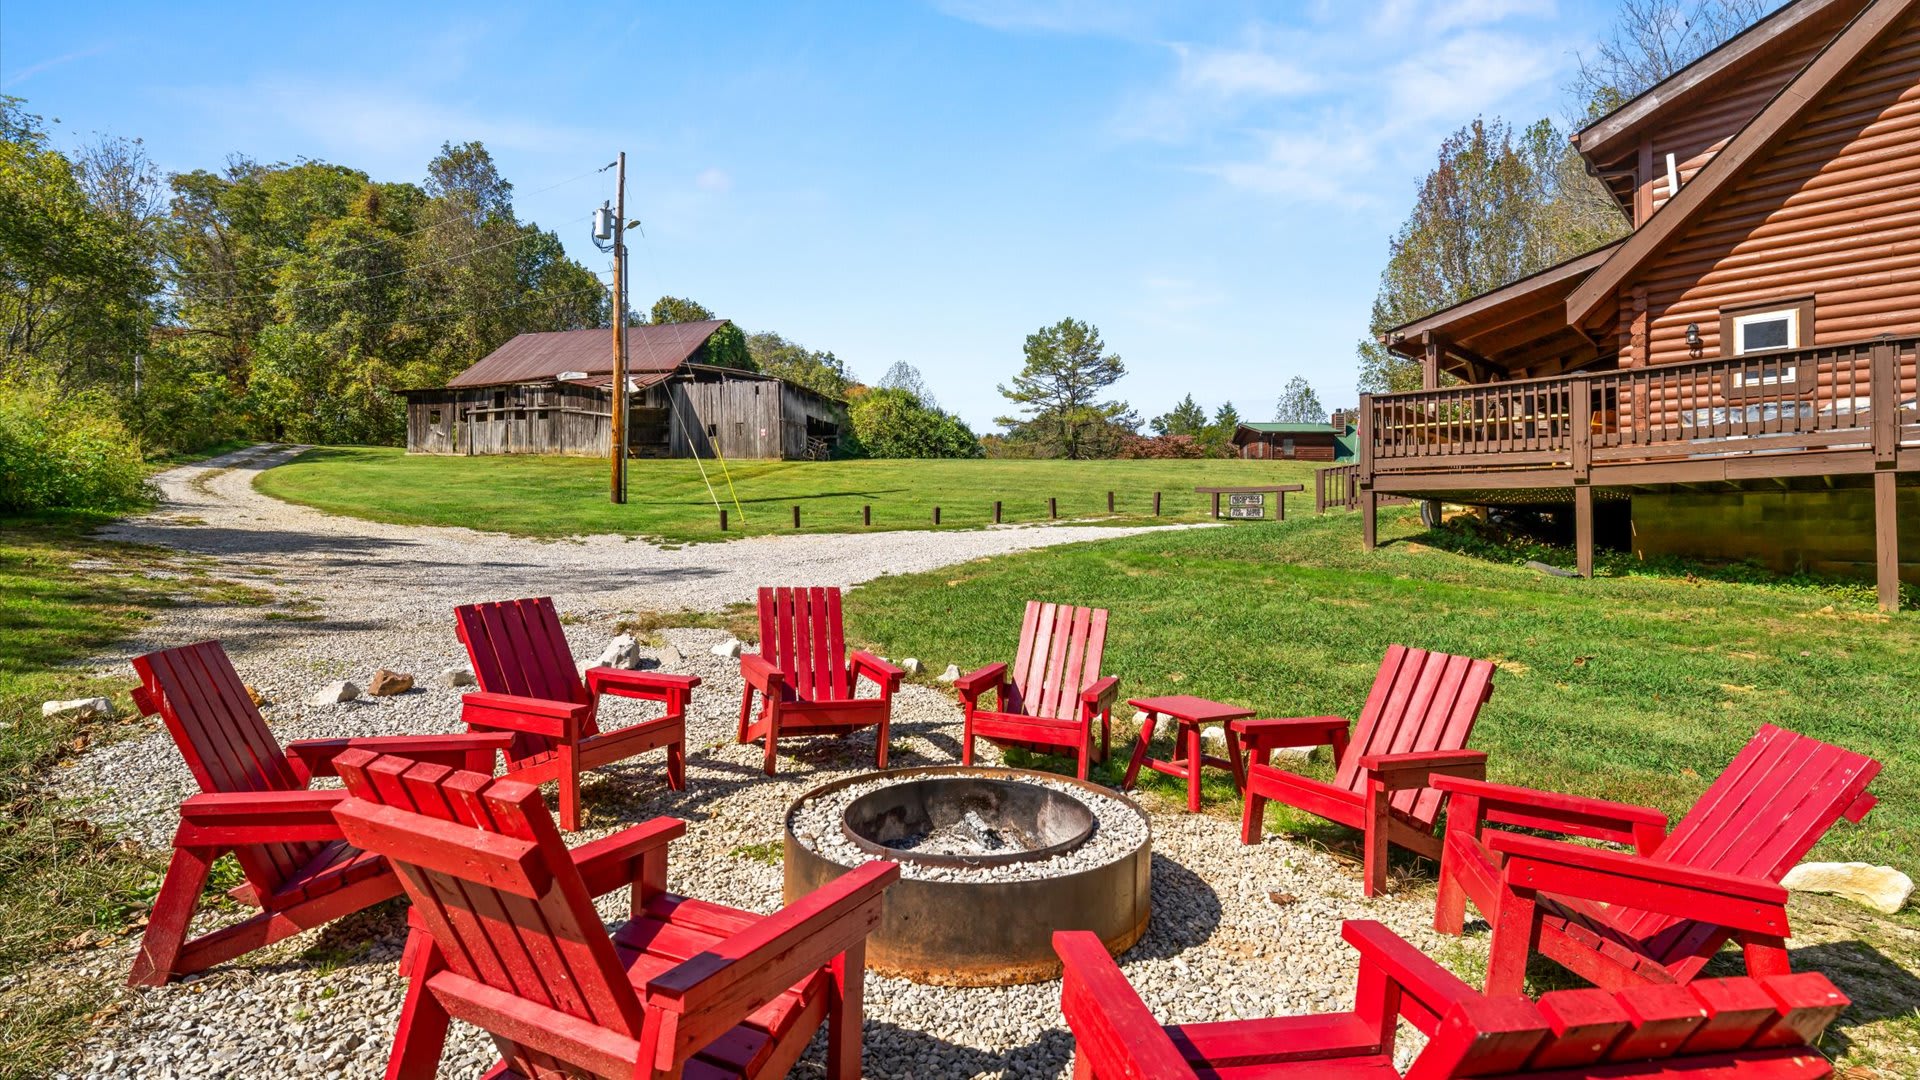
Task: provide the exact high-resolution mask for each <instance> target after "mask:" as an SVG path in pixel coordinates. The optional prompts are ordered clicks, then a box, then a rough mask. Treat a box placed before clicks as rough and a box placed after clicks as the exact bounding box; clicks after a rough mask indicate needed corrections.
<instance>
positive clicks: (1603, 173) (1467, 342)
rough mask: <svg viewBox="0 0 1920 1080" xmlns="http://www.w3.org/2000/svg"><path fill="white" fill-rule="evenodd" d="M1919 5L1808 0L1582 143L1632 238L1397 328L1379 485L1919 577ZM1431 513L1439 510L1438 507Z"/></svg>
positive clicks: (1361, 474) (1770, 555) (1887, 596)
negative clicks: (1415, 368)
mask: <svg viewBox="0 0 1920 1080" xmlns="http://www.w3.org/2000/svg"><path fill="white" fill-rule="evenodd" d="M1917 10H1920V0H1796V2H1793V3H1789V4H1787V5H1786V6H1784V7H1782V8H1780V9H1778V10H1776V11H1774V12H1773V13H1772V14H1770V15H1768V16H1767V17H1765V18H1764V19H1762V20H1761V21H1759V22H1758V23H1756V24H1755V25H1754V26H1752V27H1750V28H1748V29H1747V30H1746V31H1745V32H1743V33H1741V34H1740V35H1738V36H1736V37H1734V38H1733V39H1731V40H1729V41H1728V42H1726V43H1725V44H1724V45H1722V46H1721V47H1720V48H1718V49H1716V50H1714V51H1713V52H1710V53H1708V54H1707V55H1705V56H1703V57H1701V58H1700V59H1699V60H1697V61H1695V62H1694V63H1692V64H1690V65H1688V66H1687V67H1686V68H1684V69H1682V70H1681V71H1679V72H1677V73H1675V74H1674V75H1673V76H1671V77H1670V78H1668V79H1666V80H1665V81H1664V82H1661V83H1660V84H1658V85H1657V86H1654V87H1653V88H1651V89H1649V90H1648V91H1646V92H1645V93H1643V94H1641V95H1640V96H1638V97H1636V98H1634V99H1632V100H1631V101H1628V102H1626V103H1625V104H1623V105H1622V106H1620V107H1619V108H1618V109H1616V110H1614V111H1613V112H1612V113H1610V114H1608V115H1606V116H1604V117H1602V118H1600V119H1599V120H1597V121H1595V122H1594V123H1593V124H1591V125H1589V126H1588V127H1586V128H1585V129H1584V130H1582V131H1580V132H1579V133H1578V134H1576V135H1575V136H1574V144H1575V146H1576V148H1577V149H1578V151H1579V152H1580V154H1581V155H1582V156H1584V158H1585V159H1586V162H1587V164H1588V167H1589V169H1590V170H1591V171H1592V173H1593V174H1594V175H1595V176H1597V177H1599V178H1600V179H1601V180H1602V181H1603V182H1604V183H1605V184H1606V186H1607V188H1608V189H1609V191H1610V192H1611V193H1612V195H1613V197H1614V199H1615V200H1616V201H1617V203H1618V206H1619V208H1620V210H1621V212H1622V213H1623V214H1624V215H1625V216H1626V217H1627V219H1628V221H1629V222H1630V223H1631V225H1632V230H1631V232H1630V233H1629V234H1628V235H1627V236H1625V237H1624V238H1622V239H1621V240H1619V241H1617V242H1615V243H1612V244H1609V245H1607V246H1605V247H1601V248H1599V249H1597V250H1595V251H1591V252H1588V253H1586V254H1584V255H1581V256H1579V257H1578V258H1575V259H1572V260H1569V261H1567V262H1565V263H1562V264H1561V265H1558V266H1554V267H1551V268H1549V269H1546V270H1543V271H1541V272H1539V273H1537V274H1534V275H1532V276H1530V277H1527V278H1523V279H1521V280H1519V281H1515V282H1513V283H1511V284H1508V285H1505V286H1502V287H1501V288H1498V289H1494V290H1492V291H1490V292H1487V293H1483V294H1481V295H1479V296H1476V297H1473V298H1471V299H1469V300H1466V301H1465V302H1463V303H1460V304H1456V305H1454V306H1453V307H1449V308H1447V309H1445V310H1442V311H1438V312H1435V313H1434V314H1431V315H1428V316H1426V317H1425V318H1422V319H1418V320H1415V321H1413V322H1410V323H1407V324H1405V325H1403V326H1400V327H1397V328H1395V329H1394V330H1392V331H1390V332H1389V333H1388V334H1387V335H1386V336H1385V338H1384V342H1385V344H1386V345H1387V347H1388V348H1389V349H1391V350H1392V351H1393V352H1395V353H1397V354H1399V355H1401V356H1403V357H1407V358H1410V359H1416V360H1418V361H1419V362H1420V364H1421V371H1422V387H1423V388H1422V389H1421V390H1419V391H1414V392H1408V393H1394V394H1378V395H1370V396H1366V397H1364V398H1363V399H1362V402H1361V406H1360V417H1359V443H1360V447H1359V450H1360V454H1359V461H1358V462H1357V463H1356V465H1355V466H1354V469H1355V470H1356V471H1357V473H1358V476H1357V478H1356V479H1357V485H1356V487H1357V490H1358V492H1359V500H1358V501H1359V503H1360V506H1361V509H1362V510H1363V511H1364V512H1365V537H1366V544H1367V545H1368V546H1369V547H1371V546H1372V545H1373V543H1374V540H1375V510H1376V509H1377V506H1378V503H1379V500H1380V499H1381V498H1382V497H1383V496H1388V495H1397V496H1406V497H1410V498H1414V499H1419V500H1428V501H1431V502H1436V503H1437V502H1438V501H1440V500H1446V501H1449V502H1456V503H1461V504H1466V505H1473V506H1497V505H1521V506H1534V507H1554V506H1558V507H1570V509H1571V511H1572V516H1573V518H1574V535H1575V547H1576V551H1577V556H1576V557H1577V561H1578V569H1579V572H1580V573H1581V574H1582V575H1583V576H1590V575H1591V574H1592V569H1593V544H1594V516H1595V508H1596V504H1599V505H1600V506H1601V507H1602V510H1603V512H1610V513H1611V514H1613V515H1614V516H1616V517H1618V516H1624V517H1626V518H1627V519H1628V520H1627V524H1629V525H1630V534H1629V535H1630V536H1631V544H1632V546H1633V548H1634V550H1635V551H1636V552H1638V553H1639V554H1640V555H1641V556H1643V557H1646V556H1653V555H1659V554H1675V555H1683V556H1689V557H1700V558H1707V559H1715V560H1756V561H1759V562H1762V563H1766V564H1768V565H1770V566H1773V567H1774V568H1776V569H1780V570H1796V569H1806V570H1811V571H1815V572H1826V573H1833V572H1840V573H1847V572H1857V573H1862V574H1865V575H1869V576H1872V577H1873V578H1874V579H1875V580H1876V581H1877V584H1878V590H1879V598H1880V602H1881V605H1882V606H1883V607H1884V608H1887V609H1889V610H1891V609H1893V608H1895V607H1897V606H1898V602H1899V583H1900V581H1901V579H1902V578H1903V577H1904V578H1905V579H1906V580H1908V581H1916V582H1920V485H1917V481H1920V405H1917V404H1916V359H1915V357H1916V346H1917V345H1920V15H1917V14H1916V11H1917ZM1436 509H1437V508H1436Z"/></svg>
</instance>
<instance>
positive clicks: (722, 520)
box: [720, 510, 727, 532]
mask: <svg viewBox="0 0 1920 1080" xmlns="http://www.w3.org/2000/svg"><path fill="white" fill-rule="evenodd" d="M720 531H721V532H726V531H727V512H726V511H725V510H722V511H720Z"/></svg>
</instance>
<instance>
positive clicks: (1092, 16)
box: [0, 0, 1613, 432]
mask: <svg viewBox="0 0 1920 1080" xmlns="http://www.w3.org/2000/svg"><path fill="white" fill-rule="evenodd" d="M1612 7H1613V5H1612V3H1611V2H1609V0H1433V2H1418V0H1384V2H1377V3H1341V2H1337V0H1307V2H1300V3H1280V4H1267V3H1252V2H1229V0H1216V2H1209V3H1204V4H1191V3H1175V2H1166V3H1161V2H1157V0H1112V2H1094V0H894V2H884V3H882V2H875V3H834V4H825V3H822V4H753V3H744V2H741V3H645V4H631V3H629V4H608V5H584V4H583V5H558V4H555V5H535V4H527V3H521V4H498V5H496V4H489V3H484V2H471V3H463V4H461V5H458V6H447V7H444V8H438V9H435V8H433V6H432V5H426V4H420V5H413V4H394V3H386V4H377V5H361V4H352V3H336V4H326V5H283V4H257V3H249V4H245V5H239V4H235V5H227V6H223V5H217V4H188V5H152V4H138V5H135V4H127V5H116V4H112V3H96V4H87V5H75V4H60V3H54V2H23V0H8V2H5V3H0V93H5V94H11V95H15V96H18V97H22V98H25V99H26V100H27V108H28V109H29V111H32V112H36V113H39V114H40V115H42V116H43V117H46V118H47V119H48V120H49V122H50V126H51V127H52V129H53V131H54V134H55V138H56V141H57V142H60V143H62V144H65V145H74V144H78V143H80V142H83V141H85V140H87V139H89V138H92V137H93V136H94V135H95V134H96V133H104V134H110V135H119V136H126V137H137V138H140V139H143V140H144V142H145V146H146V148H147V151H148V152H149V153H150V154H151V155H152V157H153V158H154V160H155V161H156V163H157V164H158V165H159V166H160V167H161V168H162V169H164V170H168V171H185V170H191V169H196V168H210V169H217V168H219V167H220V166H221V165H222V164H223V163H224V162H225V161H226V160H227V158H228V157H229V156H230V155H235V154H239V155H244V156H247V157H251V158H254V159H256V160H260V161H293V160H298V159H302V158H308V159H320V160H326V161H332V162H337V163H339V164H344V165H348V166H352V167H355V168H359V169H362V170H365V171H366V172H367V173H369V174H370V175H372V176H373V177H374V178H376V179H379V180H387V181H400V180H412V181H416V182H417V181H420V180H422V179H423V178H424V176H425V171H426V163H427V162H428V160H429V159H431V158H432V157H433V155H434V154H435V153H436V152H437V151H438V149H439V147H440V145H441V144H442V143H443V142H445V141H449V140H451V141H455V142H458V141H463V140H470V139H478V140H480V141H482V142H484V143H485V144H486V146H487V147H488V149H489V150H491V151H492V153H493V154H494V156H495V158H496V161H497V162H498V164H499V166H500V168H501V170H502V172H503V173H504V174H505V175H506V177H507V178H508V179H509V180H511V181H512V182H513V183H514V185H515V208H516V211H517V212H518V214H519V215H520V217H521V218H522V219H523V220H532V221H536V222H538V223H539V224H541V225H542V226H544V227H546V228H549V229H552V230H554V231H555V232H556V233H558V235H559V236H560V238H561V239H562V240H563V241H564V242H565V243H566V246H567V248H568V250H569V251H570V252H571V253H572V254H573V255H574V256H575V257H576V258H578V259H580V260H581V261H582V262H584V263H586V264H587V265H589V266H591V267H593V268H595V269H604V268H605V267H606V266H607V262H608V260H607V257H606V256H605V255H602V254H601V253H600V252H598V251H597V250H596V249H595V248H594V247H593V245H592V243H591V241H590V238H589V235H588V230H589V228H590V222H589V220H588V219H589V217H590V215H591V213H592V210H593V208H594V207H596V206H598V205H599V204H600V202H601V201H602V200H603V199H606V198H609V197H610V196H611V195H612V188H613V181H612V173H610V172H608V173H602V172H598V171H596V170H598V169H599V168H600V166H602V165H605V164H607V163H608V162H610V161H611V160H613V157H614V154H615V153H616V152H617V151H621V150H624V151H625V152H626V154H627V173H628V175H627V206H628V209H629V216H630V217H634V218H637V219H639V220H640V221H641V222H642V228H643V232H644V236H636V237H632V238H631V243H630V246H631V250H632V261H633V277H632V286H631V292H630V295H631V296H632V299H633V302H634V304H635V306H637V307H642V308H644V307H646V306H649V305H650V304H651V302H652V300H653V298H654V297H657V296H659V295H662V294H668V293H670V294H673V295H677V296H687V297H691V298H693V299H695V300H698V301H699V302H701V303H703V304H705V305H706V306H708V307H709V308H712V309H713V310H714V311H715V312H716V313H717V314H719V315H720V316H722V317H725V318H730V319H732V320H734V321H735V322H736V323H738V324H739V325H740V326H742V327H743V328H745V329H746V330H748V331H750V332H751V331H758V330H774V331H778V332H779V333H781V334H784V335H786V336H787V337H789V338H791V339H793V340H796V341H799V342H801V343H803V344H805V345H807V346H809V347H812V348H817V349H829V350H832V351H833V352H834V353H835V354H836V355H837V356H839V358H840V359H841V360H843V361H844V362H846V363H847V364H848V365H849V366H850V367H851V368H852V369H853V370H854V372H856V373H857V374H858V375H860V376H861V377H863V378H865V379H868V380H875V379H878V378H879V377H880V376H881V375H883V374H884V373H885V371H886V369H887V368H888V367H889V366H890V365H892V364H893V363H894V362H895V361H901V360H904V361H906V362H908V363H911V364H913V365H914V366H916V367H917V368H919V369H920V371H921V372H922V374H923V376H924V378H925V380H926V383H927V385H928V387H929V388H930V389H931V390H932V392H933V393H934V395H935V396H936V397H937V399H938V400H939V402H940V404H942V405H943V406H945V407H946V408H948V409H951V410H953V411H954V412H957V413H958V414H960V415H961V416H962V417H963V418H965V419H966V420H967V421H968V422H969V423H971V424H973V425H974V426H975V428H976V430H980V431H983V432H984V431H986V430H989V429H991V428H992V427H993V426H994V420H995V418H996V417H999V416H1002V415H1005V414H1006V413H1007V411H1008V409H1009V407H1010V404H1011V403H1009V402H1007V401H1006V400H1005V399H1004V398H1002V397H1001V396H1000V394H999V392H998V390H997V385H998V384H1001V383H1005V382H1007V381H1008V380H1010V379H1011V377H1012V376H1013V375H1014V373H1015V372H1017V371H1018V370H1019V368H1020V364H1021V359H1022V346H1023V343H1024V341H1025V338H1026V336H1027V335H1028V334H1030V333H1032V332H1033V331H1035V330H1036V329H1039V328H1040V327H1043V326H1046V325H1050V324H1052V323H1055V322H1058V321H1059V320H1060V319H1062V318H1066V317H1073V318H1078V319H1084V320H1087V321H1089V322H1092V323H1093V324H1094V325H1096V326H1098V327H1099V329H1100V331H1101V334H1102V336H1103V337H1104V339H1105V341H1106V344H1107V346H1108V348H1109V350H1110V351H1112V352H1114V353H1117V354H1118V355H1119V356H1120V357H1121V358H1122V359H1123V361H1124V362H1125V365H1126V369H1127V375H1126V376H1125V378H1124V379H1122V380H1121V381H1120V382H1119V383H1118V384H1116V386H1115V387H1114V388H1113V391H1112V393H1113V394H1114V395H1115V396H1117V397H1119V398H1123V399H1125V400H1127V401H1128V402H1130V403H1131V404H1132V405H1133V407H1134V408H1135V410H1136V411H1137V412H1138V413H1139V414H1140V416H1141V417H1142V418H1149V417H1152V416H1154V415H1156V414H1158V413H1161V412H1164V411H1166V410H1167V409H1169V408H1171V407H1172V405H1173V404H1174V403H1175V402H1176V401H1177V400H1178V399H1179V398H1180V397H1181V396H1182V395H1184V394H1188V393H1191V394H1192V395H1193V396H1194V398H1195V399H1196V400H1198V401H1199V402H1200V403H1201V404H1202V405H1203V406H1205V407H1206V408H1207V409H1208V410H1212V409H1214V408H1215V407H1217V406H1218V405H1219V404H1220V403H1221V402H1223V401H1226V400H1231V401H1233V403H1234V404H1235V406H1236V407H1237V408H1238V409H1239V410H1240V413H1241V415H1242V417H1243V418H1245V419H1255V420H1257V419H1266V418H1268V417H1270V416H1271V415H1272V413H1273V409H1274V404H1275V401H1276V399H1277V398H1278V396H1279V393H1280V389H1281V387H1282V386H1283V385H1284V384H1285V383H1286V382H1287V381H1288V380H1289V379H1290V378H1292V377H1294V376H1304V377H1306V378H1307V380H1308V381H1309V382H1310V383H1312V385H1313V386H1314V388H1315V389H1316V390H1317V391H1318V393H1319V396H1320V398H1321V400H1322V401H1323V402H1324V403H1325V404H1326V405H1328V406H1330V407H1331V406H1338V405H1345V404H1351V403H1353V402H1354V401H1355V400H1357V393H1356V391H1355V389H1354V346H1355V344H1356V342H1357V341H1358V340H1359V339H1360V338H1361V337H1362V336H1363V335H1364V334H1365V332H1366V328H1367V318H1368V313H1369V309H1370V307H1371V304H1372V301H1373V296H1374V291H1375V286H1376V284H1377V281H1378V277H1379V273H1380V269H1381V266H1382V265H1383V264H1384V262H1385V259H1386V254H1387V245H1388V241H1389V239H1390V238H1391V236H1392V235H1393V232H1394V230H1395V229H1396V228H1397V226H1398V225H1399V223H1400V222H1401V221H1402V220H1403V219H1404V218H1405V216H1406V213H1407V211H1408V209H1409V208H1410V206H1411V203H1412V200H1413V196H1414V193H1415V190H1416V188H1417V186H1418V184H1419V182H1420V180H1421V178H1422V177H1423V176H1424V175H1425V173H1426V172H1427V170H1428V169H1429V168H1431V165H1432V162H1433V155H1434V151H1435V149H1436V147H1437V146H1438V144H1439V142H1440V140H1441V139H1442V138H1443V137H1445V135H1446V134H1447V133H1448V132H1450V131H1452V130H1454V129H1455V128H1458V127H1459V126H1461V125H1462V124H1465V123H1467V122H1468V121H1470V120H1472V119H1473V118H1474V117H1475V116H1476V115H1485V116H1489V117H1491V116H1503V117H1506V118H1508V119H1511V120H1513V121H1515V122H1528V121H1531V120H1534V119H1537V118H1539V117H1542V116H1551V117H1554V118H1556V119H1558V118H1561V117H1563V116H1564V115H1565V113H1566V109H1565V103H1564V100H1563V95H1562V93H1561V88H1562V87H1563V86H1564V85H1565V84H1566V82H1567V79H1568V76H1569V74H1570V73H1571V71H1572V69H1573V67H1574V66H1575V64H1576V56H1577V53H1578V52H1579V51H1580V50H1582V49H1587V48H1590V47H1591V42H1592V41H1594V40H1595V39H1596V38H1597V37H1598V36H1600V34H1601V33H1602V32H1603V31H1604V30H1605V28H1606V25H1607V22H1608V20H1609V19H1610V18H1611V14H1612ZM55 118H57V120H58V123H52V121H53V120H54V119H55ZM476 359H477V358H476Z"/></svg>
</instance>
